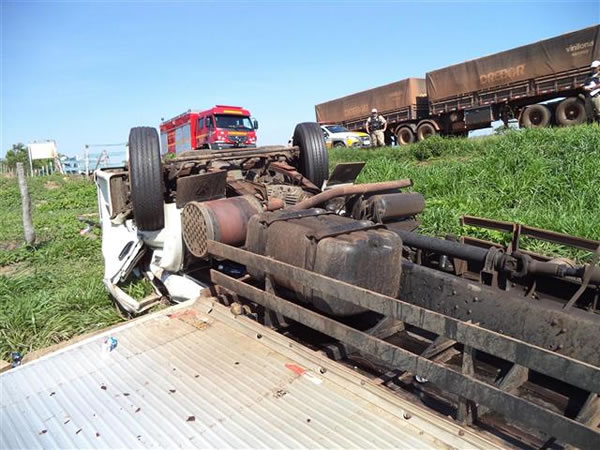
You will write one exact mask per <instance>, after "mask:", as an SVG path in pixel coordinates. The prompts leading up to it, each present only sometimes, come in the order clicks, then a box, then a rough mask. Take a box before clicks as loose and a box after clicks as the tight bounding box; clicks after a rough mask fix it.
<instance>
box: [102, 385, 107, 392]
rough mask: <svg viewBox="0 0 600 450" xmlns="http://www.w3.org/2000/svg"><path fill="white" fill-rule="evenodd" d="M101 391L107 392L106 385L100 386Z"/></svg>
mask: <svg viewBox="0 0 600 450" xmlns="http://www.w3.org/2000/svg"><path fill="white" fill-rule="evenodd" d="M100 389H102V390H103V391H105V390H107V389H108V388H107V387H106V386H104V385H102V386H100Z"/></svg>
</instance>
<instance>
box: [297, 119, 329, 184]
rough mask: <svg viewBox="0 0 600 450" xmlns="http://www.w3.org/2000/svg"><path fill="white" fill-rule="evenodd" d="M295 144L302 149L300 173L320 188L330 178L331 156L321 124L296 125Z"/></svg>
mask: <svg viewBox="0 0 600 450" xmlns="http://www.w3.org/2000/svg"><path fill="white" fill-rule="evenodd" d="M293 144H294V145H297V146H298V147H300V167H299V168H298V169H299V170H300V173H301V174H302V175H304V176H305V177H306V178H308V179H309V180H310V181H312V182H313V184H315V186H317V187H319V188H320V187H321V186H322V185H323V182H324V181H325V180H326V179H327V177H328V176H329V155H328V154H327V147H326V146H325V140H324V139H323V131H322V130H321V127H320V126H319V124H318V123H314V122H304V123H299V124H298V125H296V129H295V130H294V138H293Z"/></svg>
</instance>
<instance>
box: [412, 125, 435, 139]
mask: <svg viewBox="0 0 600 450" xmlns="http://www.w3.org/2000/svg"><path fill="white" fill-rule="evenodd" d="M436 134H437V131H436V129H435V127H434V126H433V125H432V124H430V123H428V122H425V123H422V124H421V125H419V128H417V139H418V140H419V141H422V140H423V139H427V138H428V137H430V136H435V135H436Z"/></svg>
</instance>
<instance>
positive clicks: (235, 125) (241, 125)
mask: <svg viewBox="0 0 600 450" xmlns="http://www.w3.org/2000/svg"><path fill="white" fill-rule="evenodd" d="M215 118H216V120H217V128H227V129H230V130H253V129H254V127H253V126H252V121H251V120H250V117H248V116H236V115H234V114H216V115H215Z"/></svg>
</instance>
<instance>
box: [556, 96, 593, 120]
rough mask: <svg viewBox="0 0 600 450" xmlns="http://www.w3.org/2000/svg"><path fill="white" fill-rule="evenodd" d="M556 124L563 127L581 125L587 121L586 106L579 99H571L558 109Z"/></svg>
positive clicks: (567, 99)
mask: <svg viewBox="0 0 600 450" xmlns="http://www.w3.org/2000/svg"><path fill="white" fill-rule="evenodd" d="M555 117H556V123H558V124H559V125H563V126H570V125H580V124H582V123H585V122H586V121H587V114H586V113H585V104H584V103H583V102H582V101H581V100H579V99H578V98H577V97H569V98H566V99H564V100H563V101H562V102H560V103H559V104H558V106H557V108H556V114H555Z"/></svg>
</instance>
